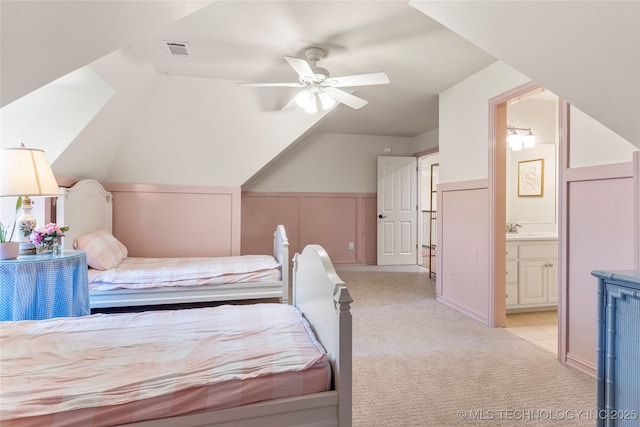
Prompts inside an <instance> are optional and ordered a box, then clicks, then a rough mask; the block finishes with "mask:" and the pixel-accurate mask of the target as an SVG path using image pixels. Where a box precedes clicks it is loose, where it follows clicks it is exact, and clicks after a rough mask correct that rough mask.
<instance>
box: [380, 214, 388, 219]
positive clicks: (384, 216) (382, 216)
mask: <svg viewBox="0 0 640 427" xmlns="http://www.w3.org/2000/svg"><path fill="white" fill-rule="evenodd" d="M386 217H387V216H386V215H382V214H380V215H378V218H386Z"/></svg>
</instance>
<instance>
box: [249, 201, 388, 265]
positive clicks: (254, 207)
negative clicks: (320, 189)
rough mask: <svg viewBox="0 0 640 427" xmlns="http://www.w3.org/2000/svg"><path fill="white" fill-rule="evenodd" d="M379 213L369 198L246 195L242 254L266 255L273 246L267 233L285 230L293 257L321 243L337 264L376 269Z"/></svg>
mask: <svg viewBox="0 0 640 427" xmlns="http://www.w3.org/2000/svg"><path fill="white" fill-rule="evenodd" d="M376 213H377V208H376V195H375V194H369V193H288V192H287V193H261V192H243V193H242V238H241V241H242V253H243V254H249V253H262V252H264V250H265V248H267V247H269V246H270V245H271V242H270V241H267V240H266V239H264V238H263V237H262V236H263V234H264V230H265V229H275V225H276V224H283V225H284V226H285V229H286V231H287V237H288V238H289V253H290V254H291V255H292V256H293V254H295V253H296V252H300V251H301V250H302V248H303V247H304V246H305V245H307V244H310V243H316V244H320V245H322V246H323V247H324V248H325V249H326V250H327V253H328V254H329V256H330V257H331V261H333V262H334V263H336V264H375V263H376V244H377V243H376V235H377V234H376V225H377V222H376ZM349 242H353V243H354V249H353V250H350V249H349Z"/></svg>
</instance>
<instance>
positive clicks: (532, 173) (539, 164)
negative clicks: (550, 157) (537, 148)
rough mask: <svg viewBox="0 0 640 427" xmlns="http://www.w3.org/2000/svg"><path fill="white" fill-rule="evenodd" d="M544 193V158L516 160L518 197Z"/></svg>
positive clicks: (536, 195)
mask: <svg viewBox="0 0 640 427" xmlns="http://www.w3.org/2000/svg"><path fill="white" fill-rule="evenodd" d="M543 195H544V159H533V160H523V161H521V162H518V197H542V196H543Z"/></svg>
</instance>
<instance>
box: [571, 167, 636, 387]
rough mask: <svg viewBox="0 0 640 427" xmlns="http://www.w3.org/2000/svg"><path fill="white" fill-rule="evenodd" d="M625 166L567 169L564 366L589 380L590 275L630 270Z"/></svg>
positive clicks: (592, 339) (592, 332)
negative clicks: (607, 271)
mask: <svg viewBox="0 0 640 427" xmlns="http://www.w3.org/2000/svg"><path fill="white" fill-rule="evenodd" d="M632 174H633V171H632V168H631V164H630V163H624V164H615V165H606V166H596V167H585V168H578V169H568V170H567V171H566V172H565V177H564V178H565V180H566V182H567V184H566V185H567V187H566V188H567V194H568V199H567V203H568V224H569V232H568V238H567V264H568V267H567V274H568V277H567V304H566V307H567V309H566V311H567V313H566V316H567V336H566V349H567V352H566V362H567V364H569V365H571V366H573V367H575V368H578V369H580V370H582V371H584V372H587V373H589V374H591V375H595V366H596V344H597V330H596V313H597V303H596V301H597V299H596V286H597V280H596V278H595V277H593V276H592V275H591V271H593V270H610V269H630V268H633V267H634V233H633V228H634V208H633V178H632Z"/></svg>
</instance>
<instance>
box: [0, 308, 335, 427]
mask: <svg viewBox="0 0 640 427" xmlns="http://www.w3.org/2000/svg"><path fill="white" fill-rule="evenodd" d="M0 346H1V347H0V355H1V358H0V383H1V384H2V388H1V395H0V397H1V399H0V421H1V422H0V424H2V426H3V427H14V426H27V425H51V426H53V425H78V426H98V425H112V424H116V423H122V422H131V421H135V420H140V419H145V418H146V417H152V418H153V417H166V416H172V415H177V414H182V413H186V412H192V411H197V410H202V409H203V408H205V407H208V408H225V407H230V406H235V405H242V404H246V403H251V402H256V401H261V400H268V399H273V398H276V397H285V396H293V395H298V394H305V393H315V392H318V391H324V390H328V389H329V385H330V378H331V369H330V366H329V361H328V355H327V354H326V353H325V352H324V350H323V349H322V346H321V345H320V344H319V343H318V342H317V341H316V339H315V337H314V335H313V333H312V332H311V331H310V328H309V325H308V323H307V322H306V321H305V320H304V318H303V317H302V316H301V314H300V312H299V311H298V310H297V309H296V308H295V307H292V306H289V305H285V304H256V305H243V306H229V305H226V306H220V307H215V308H200V309H191V310H176V311H154V312H144V313H125V314H97V315H92V316H86V317H80V318H58V319H51V320H43V321H21V322H2V324H1V328H0ZM254 382H255V383H256V384H257V386H258V388H257V389H256V388H252V384H253V383H254ZM201 387H204V389H200V388H201ZM216 387H221V390H223V391H222V392H220V389H218V388H216ZM199 390H200V391H199ZM201 390H204V391H201ZM198 394H200V395H201V396H200V399H199V400H196V399H195V398H196V397H197V396H198ZM185 397H186V398H185ZM196 401H197V402H202V404H201V405H204V406H198V407H196V406H194V405H195V402H196ZM145 402H150V403H154V402H155V403H156V406H155V407H152V408H151V409H149V408H146V407H145V405H144V403H145ZM180 402H182V405H183V406H181V403H180ZM158 403H160V405H158ZM184 405H186V406H184ZM100 408H106V409H107V412H106V413H107V414H108V415H107V416H105V412H101V411H100ZM52 413H58V415H51V414H52Z"/></svg>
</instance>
